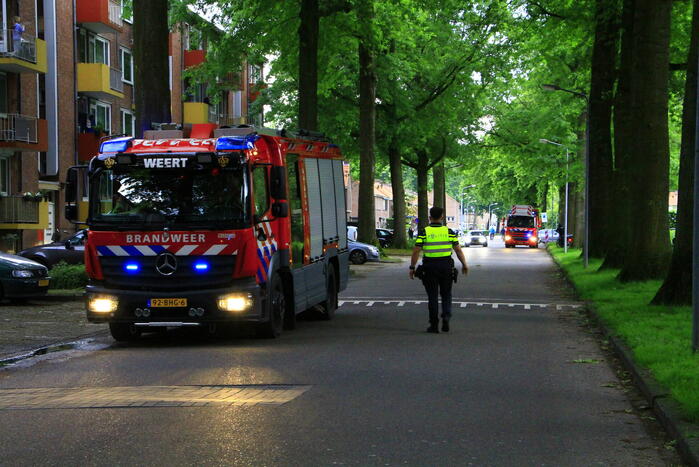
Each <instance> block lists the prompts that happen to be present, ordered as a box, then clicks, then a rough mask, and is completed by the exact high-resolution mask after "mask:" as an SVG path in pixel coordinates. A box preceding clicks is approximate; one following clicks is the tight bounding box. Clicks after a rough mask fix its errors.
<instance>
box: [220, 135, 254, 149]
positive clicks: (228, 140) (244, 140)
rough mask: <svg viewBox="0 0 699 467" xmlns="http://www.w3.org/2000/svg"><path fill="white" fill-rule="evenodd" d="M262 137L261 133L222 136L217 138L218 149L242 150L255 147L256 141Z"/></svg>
mask: <svg viewBox="0 0 699 467" xmlns="http://www.w3.org/2000/svg"><path fill="white" fill-rule="evenodd" d="M258 139H260V136H259V135H245V136H222V137H221V138H219V139H218V140H216V150H217V151H242V150H245V149H252V148H253V147H255V141H257V140H258Z"/></svg>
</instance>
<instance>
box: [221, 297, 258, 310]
mask: <svg viewBox="0 0 699 467" xmlns="http://www.w3.org/2000/svg"><path fill="white" fill-rule="evenodd" d="M251 306H252V297H251V296H250V295H249V294H230V295H224V296H223V297H219V299H218V308H219V309H220V310H223V311H245V310H247V309H248V308H250V307H251Z"/></svg>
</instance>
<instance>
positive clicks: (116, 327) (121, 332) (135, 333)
mask: <svg viewBox="0 0 699 467" xmlns="http://www.w3.org/2000/svg"><path fill="white" fill-rule="evenodd" d="M109 333H110V334H111V335H112V337H113V338H114V340H115V341H118V342H131V341H135V340H137V339H138V338H139V337H141V330H140V329H138V328H137V327H136V326H134V325H133V324H128V323H109Z"/></svg>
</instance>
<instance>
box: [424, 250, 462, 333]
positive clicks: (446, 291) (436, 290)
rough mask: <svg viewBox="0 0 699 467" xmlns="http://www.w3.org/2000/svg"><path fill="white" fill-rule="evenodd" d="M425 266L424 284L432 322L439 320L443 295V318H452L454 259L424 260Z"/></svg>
mask: <svg viewBox="0 0 699 467" xmlns="http://www.w3.org/2000/svg"><path fill="white" fill-rule="evenodd" d="M422 266H423V268H425V277H424V279H422V284H423V285H424V286H425V291H426V292H427V300H428V305H427V307H428V309H429V311H430V324H435V325H436V324H437V323H438V322H439V296H440V295H441V297H442V319H445V320H448V319H449V318H451V284H452V269H453V268H454V260H452V259H451V258H447V259H444V260H441V259H440V260H431V261H425V260H423V262H422Z"/></svg>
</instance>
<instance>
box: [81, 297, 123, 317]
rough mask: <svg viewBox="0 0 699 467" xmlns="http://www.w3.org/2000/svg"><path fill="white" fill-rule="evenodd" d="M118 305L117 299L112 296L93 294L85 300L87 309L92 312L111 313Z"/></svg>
mask: <svg viewBox="0 0 699 467" xmlns="http://www.w3.org/2000/svg"><path fill="white" fill-rule="evenodd" d="M118 306H119V300H117V298H116V297H112V296H105V295H102V296H95V297H91V298H90V299H89V300H88V302H87V309H88V310H90V311H91V312H93V313H113V312H115V311H116V310H117V307H118Z"/></svg>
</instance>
